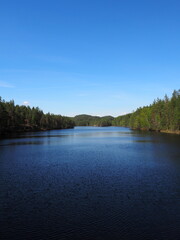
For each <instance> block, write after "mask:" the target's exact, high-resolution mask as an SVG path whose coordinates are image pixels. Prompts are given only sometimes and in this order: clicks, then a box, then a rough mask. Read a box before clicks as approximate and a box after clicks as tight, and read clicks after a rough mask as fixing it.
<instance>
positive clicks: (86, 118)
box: [73, 114, 114, 127]
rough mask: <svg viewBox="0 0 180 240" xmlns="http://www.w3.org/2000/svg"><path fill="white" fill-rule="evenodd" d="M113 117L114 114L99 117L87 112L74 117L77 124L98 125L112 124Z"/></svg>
mask: <svg viewBox="0 0 180 240" xmlns="http://www.w3.org/2000/svg"><path fill="white" fill-rule="evenodd" d="M113 119H114V118H113V117H112V116H104V117H98V116H91V115H87V114H81V115H77V116H75V117H74V118H73V120H74V122H75V125H76V126H97V127H105V126H111V125H112V120H113Z"/></svg>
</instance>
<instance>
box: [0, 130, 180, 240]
mask: <svg viewBox="0 0 180 240" xmlns="http://www.w3.org/2000/svg"><path fill="white" fill-rule="evenodd" d="M0 184H1V196H0V206H1V208H0V209H1V210H0V211H1V213H0V220H1V222H0V224H1V225H0V226H1V227H0V236H2V238H1V239H3V240H4V239H11V240H14V239H18V240H20V239H23V240H28V239H33V240H34V239H59V240H64V239H66V240H67V239H68V240H69V239H72V240H73V239H78V240H80V239H84V240H86V239H92V240H96V239H97V240H105V239H113V240H116V239H118V240H123V239H130V240H134V239H143V240H148V239H149V240H151V239H152V240H166V239H167V240H171V239H172V240H176V239H179V236H180V136H178V135H171V134H163V133H155V132H138V131H132V130H130V129H128V128H123V127H103V128H102V127H75V128H74V129H67V130H52V131H46V132H33V133H24V134H21V135H20V136H18V137H16V138H11V139H4V140H0Z"/></svg>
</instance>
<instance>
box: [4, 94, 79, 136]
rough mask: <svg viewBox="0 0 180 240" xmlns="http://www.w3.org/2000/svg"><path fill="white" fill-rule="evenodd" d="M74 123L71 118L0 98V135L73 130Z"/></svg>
mask: <svg viewBox="0 0 180 240" xmlns="http://www.w3.org/2000/svg"><path fill="white" fill-rule="evenodd" d="M74 125H75V123H74V121H73V120H72V119H71V118H69V117H64V116H61V115H54V114H50V113H47V114H44V113H43V111H42V110H40V109H39V108H38V107H36V108H34V107H32V108H31V107H29V106H19V105H15V103H14V101H13V100H12V101H9V102H5V101H4V100H2V98H1V97H0V135H3V134H8V133H14V132H23V131H38V130H48V129H64V128H73V127H74Z"/></svg>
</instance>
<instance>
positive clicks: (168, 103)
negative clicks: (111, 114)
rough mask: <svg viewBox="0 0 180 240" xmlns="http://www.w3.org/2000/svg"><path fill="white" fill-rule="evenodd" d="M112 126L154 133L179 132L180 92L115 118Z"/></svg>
mask: <svg viewBox="0 0 180 240" xmlns="http://www.w3.org/2000/svg"><path fill="white" fill-rule="evenodd" d="M112 125H114V126H125V127H131V128H133V129H144V130H154V131H180V90H178V91H176V90H174V92H173V94H172V97H171V98H168V96H167V95H165V97H164V99H159V98H158V99H157V100H155V101H154V102H153V103H152V104H151V105H149V106H145V107H140V108H138V109H137V110H136V111H135V112H133V113H130V114H126V115H123V116H119V117H117V118H115V119H114V120H113V121H112Z"/></svg>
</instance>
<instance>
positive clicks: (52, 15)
mask: <svg viewBox="0 0 180 240" xmlns="http://www.w3.org/2000/svg"><path fill="white" fill-rule="evenodd" d="M179 13H180V1H179V0H136V1H134V0H126V1H125V0H76V1H75V0H51V1H50V0H48V1H47V0H36V1H35V0H26V1H24V0H16V1H14V0H1V1H0V96H1V97H2V98H3V99H5V100H7V101H9V100H11V99H14V100H15V103H16V104H20V105H22V104H23V103H24V102H28V103H29V105H30V106H39V107H40V108H41V109H42V110H43V111H44V112H51V113H55V114H61V115H67V116H74V115H76V114H81V113H86V114H92V115H99V116H103V115H113V116H118V115H121V114H124V113H128V112H132V111H133V110H135V109H136V108H137V107H140V106H144V105H148V104H151V103H152V102H153V100H154V99H156V98H157V97H159V98H163V97H164V95H165V94H168V95H169V96H171V93H172V91H173V90H174V89H176V90H177V89H179V88H180V14H179Z"/></svg>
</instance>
